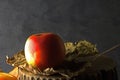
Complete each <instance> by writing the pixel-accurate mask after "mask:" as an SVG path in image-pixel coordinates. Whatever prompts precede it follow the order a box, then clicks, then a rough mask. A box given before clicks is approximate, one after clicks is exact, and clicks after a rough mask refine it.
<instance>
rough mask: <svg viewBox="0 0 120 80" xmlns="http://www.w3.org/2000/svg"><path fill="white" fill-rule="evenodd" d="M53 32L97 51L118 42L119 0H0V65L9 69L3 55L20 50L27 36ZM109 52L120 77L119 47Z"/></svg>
mask: <svg viewBox="0 0 120 80" xmlns="http://www.w3.org/2000/svg"><path fill="white" fill-rule="evenodd" d="M39 32H54V33H57V34H59V35H60V36H61V37H62V38H63V40H64V41H73V42H74V41H78V40H83V39H86V40H88V41H91V42H92V43H94V44H96V45H97V48H98V49H99V51H100V52H102V51H104V50H106V49H109V48H111V47H112V46H114V45H116V44H119V43H120V1H119V0H118V1H117V0H0V67H1V68H2V69H3V70H4V71H6V72H8V71H10V70H11V67H10V66H9V65H7V64H6V63H5V56H6V55H9V56H12V55H13V54H14V53H16V52H18V51H20V50H22V49H23V48H24V44H25V41H26V38H27V37H28V36H29V35H31V34H33V33H39ZM111 53H112V54H109V55H108V56H110V57H111V58H113V59H114V60H115V61H116V62H117V64H118V67H117V70H118V73H119V75H118V76H120V68H119V67H120V48H118V49H116V50H115V51H113V52H111Z"/></svg>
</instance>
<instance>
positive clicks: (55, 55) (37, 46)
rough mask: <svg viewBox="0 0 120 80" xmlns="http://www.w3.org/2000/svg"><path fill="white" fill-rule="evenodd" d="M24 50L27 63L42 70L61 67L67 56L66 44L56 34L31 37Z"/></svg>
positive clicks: (41, 34) (40, 34)
mask: <svg viewBox="0 0 120 80" xmlns="http://www.w3.org/2000/svg"><path fill="white" fill-rule="evenodd" d="M24 50H25V57H26V60H27V63H28V64H29V65H31V66H33V67H37V68H39V69H40V70H44V69H46V68H48V67H49V68H51V67H54V66H57V65H59V64H60V63H62V61H63V59H64V56H65V47H64V42H63V40H62V39H61V38H60V37H59V36H58V35H57V34H54V33H39V34H33V35H31V36H30V37H28V39H27V41H26V43H25V48H24Z"/></svg>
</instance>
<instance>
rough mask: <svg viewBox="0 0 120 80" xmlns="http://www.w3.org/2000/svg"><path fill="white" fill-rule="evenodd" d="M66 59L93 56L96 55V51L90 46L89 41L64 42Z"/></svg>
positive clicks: (94, 46)
mask: <svg viewBox="0 0 120 80" xmlns="http://www.w3.org/2000/svg"><path fill="white" fill-rule="evenodd" d="M65 48H66V58H70V59H71V58H76V57H84V56H93V55H96V54H98V49H97V48H96V45H94V44H92V43H91V42H89V41H86V40H81V41H78V42H75V43H72V42H66V43H65Z"/></svg>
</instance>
